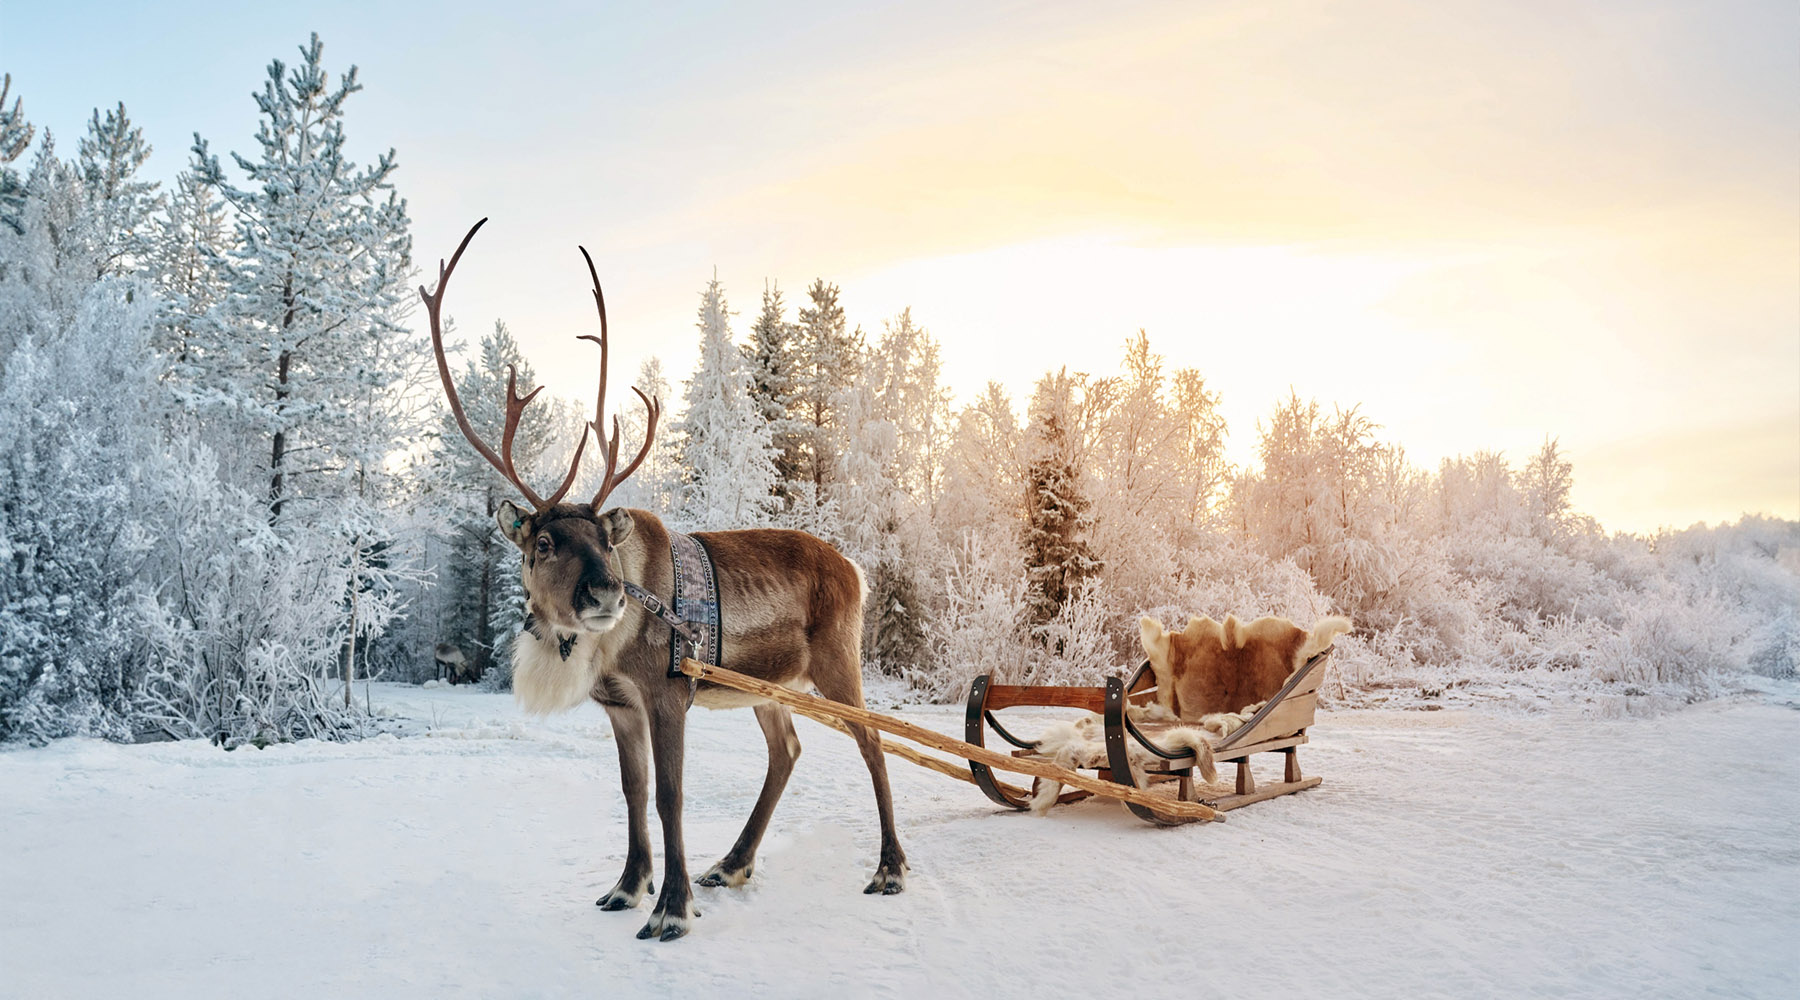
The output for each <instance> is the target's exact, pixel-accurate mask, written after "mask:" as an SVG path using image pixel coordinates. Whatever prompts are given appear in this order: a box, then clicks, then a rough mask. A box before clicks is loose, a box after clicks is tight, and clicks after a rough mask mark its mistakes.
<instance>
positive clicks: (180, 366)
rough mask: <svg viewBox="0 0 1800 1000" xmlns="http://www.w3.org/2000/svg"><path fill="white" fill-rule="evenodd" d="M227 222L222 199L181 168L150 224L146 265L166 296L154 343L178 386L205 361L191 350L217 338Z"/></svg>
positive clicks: (228, 232) (227, 245) (227, 247)
mask: <svg viewBox="0 0 1800 1000" xmlns="http://www.w3.org/2000/svg"><path fill="white" fill-rule="evenodd" d="M230 223H231V220H230V217H229V216H228V215H227V214H226V212H225V203H224V202H223V201H221V200H219V198H218V197H217V196H216V195H214V194H213V192H212V189H211V188H209V187H208V186H207V185H206V183H205V182H204V181H202V180H201V179H200V175H198V174H196V173H194V172H193V171H191V170H184V171H182V172H181V174H180V176H178V177H176V179H175V191H174V194H173V196H172V197H171V198H170V199H169V203H168V209H167V216H166V217H165V218H164V220H163V221H162V223H161V224H160V225H158V226H157V227H156V243H155V246H154V248H153V249H152V252H151V255H150V258H151V268H150V269H151V273H152V274H153V275H154V277H155V279H156V283H157V288H158V290H159V291H161V292H162V295H163V297H164V299H166V300H167V302H168V308H167V309H166V310H165V312H164V317H163V321H162V324H161V326H162V332H161V335H160V336H159V337H158V341H157V347H158V349H159V350H160V351H161V352H162V353H163V355H164V356H165V357H166V358H167V360H168V364H169V366H170V368H171V371H172V372H173V373H174V374H175V376H176V378H177V379H178V380H180V381H181V383H182V386H183V388H184V389H186V388H189V386H188V384H187V383H188V382H189V380H190V376H191V374H192V373H191V372H190V370H189V369H190V366H198V367H202V368H204V367H205V366H206V364H207V359H205V358H203V357H200V356H198V354H197V351H198V350H199V349H200V348H201V347H202V346H203V345H205V344H209V343H212V344H216V343H219V342H220V339H221V335H220V332H219V331H218V329H217V327H216V324H217V323H218V322H219V319H220V317H218V316H217V315H216V314H215V312H214V309H215V307H216V306H218V305H219V303H220V301H221V299H222V298H223V296H224V294H225V283H226V282H225V268H226V255H227V253H228V252H229V251H230V248H231V242H230V241H231V230H230Z"/></svg>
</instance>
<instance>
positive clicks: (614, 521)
mask: <svg viewBox="0 0 1800 1000" xmlns="http://www.w3.org/2000/svg"><path fill="white" fill-rule="evenodd" d="M598 521H599V523H600V530H601V531H602V532H604V533H605V534H606V541H607V544H609V545H617V544H619V543H620V542H622V541H624V540H625V539H627V538H629V537H631V529H633V528H635V527H637V522H636V521H633V520H632V519H631V512H630V511H628V510H626V509H625V508H623V507H614V508H613V509H612V510H609V511H607V512H606V513H604V514H602V515H600V517H599V518H598Z"/></svg>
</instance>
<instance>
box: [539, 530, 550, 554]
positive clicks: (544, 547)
mask: <svg viewBox="0 0 1800 1000" xmlns="http://www.w3.org/2000/svg"><path fill="white" fill-rule="evenodd" d="M537 551H538V555H540V556H547V555H549V554H550V536H548V535H539V536H538V540H537Z"/></svg>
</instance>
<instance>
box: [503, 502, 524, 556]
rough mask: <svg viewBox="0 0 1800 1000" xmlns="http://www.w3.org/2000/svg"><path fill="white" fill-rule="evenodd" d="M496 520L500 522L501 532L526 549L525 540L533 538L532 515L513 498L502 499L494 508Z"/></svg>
mask: <svg viewBox="0 0 1800 1000" xmlns="http://www.w3.org/2000/svg"><path fill="white" fill-rule="evenodd" d="M494 520H495V521H496V522H498V523H499V525H500V533H501V534H502V535H505V536H506V540H507V541H509V542H512V543H513V544H514V545H517V546H518V547H519V549H520V551H524V549H525V542H526V541H527V540H528V539H530V538H531V532H532V524H531V515H530V514H528V513H526V512H525V511H524V510H522V509H521V508H520V507H519V505H518V504H515V503H513V502H512V501H511V500H502V501H500V506H499V507H498V508H496V509H495V510H494Z"/></svg>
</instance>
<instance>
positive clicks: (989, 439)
mask: <svg viewBox="0 0 1800 1000" xmlns="http://www.w3.org/2000/svg"><path fill="white" fill-rule="evenodd" d="M1022 443H1023V432H1022V431H1021V429H1020V427H1019V419H1018V416H1017V415H1016V414H1015V413H1014V412H1013V408H1012V400H1011V399H1009V398H1008V397H1007V395H1006V390H1005V389H1004V388H1002V387H1001V385H1000V384H999V383H998V382H989V383H988V384H987V388H986V389H985V390H984V391H983V392H982V394H981V395H980V396H979V397H977V398H976V400H975V401H974V402H973V403H970V404H968V405H967V406H964V407H963V408H962V410H961V411H960V412H958V414H957V416H956V422H955V427H954V430H953V431H952V433H951V436H950V443H949V445H948V448H947V451H946V453H945V460H944V489H943V499H942V501H941V502H940V503H939V504H938V509H937V517H936V521H937V524H938V527H939V530H940V533H941V534H942V535H943V536H944V537H945V538H946V539H948V540H950V541H953V542H954V541H955V540H956V539H958V538H960V536H961V535H962V534H963V533H964V532H965V531H974V532H976V533H978V534H983V535H986V534H989V533H991V532H994V531H999V532H1000V533H1002V534H1007V535H1011V534H1013V533H1014V532H1015V530H1016V528H1017V525H1018V524H1019V522H1020V520H1021V519H1022V518H1023V515H1024V510H1025V505H1024V497H1025V477H1024V462H1023V460H1022V458H1021V447H1022Z"/></svg>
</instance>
